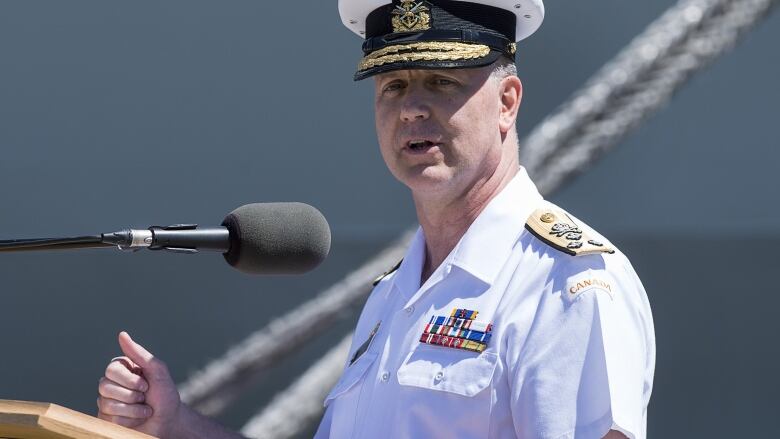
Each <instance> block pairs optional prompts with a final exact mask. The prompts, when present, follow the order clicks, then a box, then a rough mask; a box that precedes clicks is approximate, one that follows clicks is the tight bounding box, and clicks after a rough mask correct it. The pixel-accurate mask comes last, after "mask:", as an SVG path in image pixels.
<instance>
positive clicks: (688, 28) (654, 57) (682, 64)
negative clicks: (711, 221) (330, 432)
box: [180, 0, 777, 438]
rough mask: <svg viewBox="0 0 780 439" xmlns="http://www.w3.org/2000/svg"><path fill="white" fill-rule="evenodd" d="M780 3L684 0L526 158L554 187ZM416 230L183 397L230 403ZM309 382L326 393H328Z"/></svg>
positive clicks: (548, 124) (552, 120) (208, 404)
mask: <svg viewBox="0 0 780 439" xmlns="http://www.w3.org/2000/svg"><path fill="white" fill-rule="evenodd" d="M776 3H777V0H681V1H680V2H679V3H678V4H677V5H676V6H673V7H672V8H671V9H670V10H668V11H667V12H665V13H664V14H662V15H661V17H659V18H658V19H657V20H656V21H655V22H653V23H652V24H651V25H650V26H649V27H648V28H647V29H646V30H645V31H644V32H643V33H642V34H641V35H640V36H639V37H637V38H636V39H635V40H634V41H632V42H631V43H630V44H629V45H628V46H627V47H626V49H624V50H623V51H621V52H620V53H619V54H618V56H616V57H615V59H614V60H612V61H610V62H609V63H608V64H607V65H605V66H604V68H602V69H601V70H600V71H599V72H598V73H597V74H596V75H595V76H594V77H593V78H592V79H591V80H589V81H588V82H587V83H586V85H585V86H584V87H583V88H582V89H581V91H578V92H577V93H575V94H574V95H573V97H572V98H571V99H569V100H568V101H567V103H565V104H564V105H562V106H561V107H560V108H559V109H558V110H557V111H556V113H555V114H553V115H552V116H550V117H548V118H547V119H545V121H543V122H542V123H541V124H540V125H539V126H538V127H537V128H536V129H534V131H532V133H531V134H530V135H529V137H528V138H527V139H526V140H525V142H524V148H523V150H522V153H523V154H522V157H523V158H522V162H523V163H524V164H525V165H526V167H528V168H529V171H530V172H531V173H532V174H533V175H534V177H535V180H536V181H537V184H538V185H539V188H540V190H541V191H542V193H544V194H549V193H551V192H552V191H554V190H555V189H556V188H558V187H560V185H562V184H563V183H564V182H565V181H566V180H567V179H568V178H571V177H572V176H573V175H576V174H577V173H579V172H582V171H583V170H584V169H586V168H587V167H588V165H590V164H591V163H592V162H594V161H595V160H596V159H598V158H599V157H600V155H602V154H603V153H605V152H606V151H608V150H609V149H611V148H612V147H613V146H614V145H615V144H616V143H617V142H618V141H619V140H620V139H622V138H623V137H624V136H625V135H627V134H628V133H629V132H630V131H631V130H632V129H633V128H635V127H636V126H637V125H638V124H639V123H640V122H641V121H642V120H643V119H644V118H646V117H647V116H649V115H650V114H652V113H653V112H654V111H655V110H657V109H658V108H660V107H661V106H662V105H663V104H664V103H666V102H667V101H668V99H669V98H670V97H671V96H672V94H673V93H674V91H676V90H677V89H679V88H680V87H681V86H682V85H683V84H684V83H685V80H686V79H687V78H688V77H689V76H690V75H691V74H692V73H694V72H696V71H698V70H700V69H702V68H703V67H704V66H706V65H707V64H708V63H709V62H710V61H712V60H713V59H714V58H716V57H717V56H718V55H720V54H722V53H723V52H725V51H726V50H728V49H729V48H731V47H733V45H734V44H735V43H736V41H737V39H738V38H739V36H740V35H742V34H743V33H744V32H745V31H747V30H749V29H750V28H751V27H752V26H753V25H755V23H757V22H758V21H759V20H760V19H761V18H762V17H764V16H765V15H766V14H767V13H768V12H769V11H770V9H771V8H772V6H774V5H775V4H776ZM409 233H410V232H407V233H406V234H404V236H403V237H402V238H401V239H399V240H398V241H397V242H396V243H394V244H393V245H392V246H390V247H389V248H388V249H386V250H385V251H383V252H382V253H380V254H379V255H378V256H376V257H375V258H373V259H371V260H369V261H368V262H366V263H365V264H364V265H363V266H362V267H360V268H359V269H358V270H357V271H355V272H353V273H351V274H349V275H348V276H347V277H346V278H345V279H344V280H343V281H341V282H339V283H337V284H336V285H334V286H332V287H331V288H328V289H327V290H325V291H323V292H322V293H320V294H319V295H318V296H317V297H316V298H315V299H313V300H312V301H310V302H307V303H304V304H303V305H301V306H299V307H298V308H297V309H296V310H294V311H293V312H291V313H289V314H287V315H285V316H283V317H280V318H278V319H276V320H274V321H273V322H272V323H271V324H270V325H269V326H268V327H266V328H264V329H262V330H260V331H257V332H255V333H254V334H252V335H251V336H250V337H249V338H248V339H247V340H246V341H244V342H242V343H240V344H239V345H238V346H236V347H234V348H232V349H230V350H229V351H228V352H227V354H226V355H225V356H224V357H223V358H220V359H217V360H214V361H212V362H211V363H210V364H209V365H208V366H207V367H206V368H205V369H204V370H203V371H202V372H199V373H197V374H195V375H193V376H192V378H191V379H190V380H189V381H187V382H186V383H184V384H182V385H181V386H180V390H181V393H182V398H183V400H184V401H185V402H188V403H189V404H191V405H193V406H194V407H195V408H196V409H198V410H200V411H202V412H204V413H207V414H215V413H218V412H219V411H221V410H222V409H223V408H225V407H226V406H227V404H228V403H229V402H230V401H232V400H233V399H234V398H235V397H236V396H237V395H238V393H239V391H240V390H242V389H241V388H242V387H246V383H247V382H248V381H252V380H253V379H256V377H257V376H258V375H259V374H260V373H261V372H262V371H264V370H266V369H267V368H268V367H270V366H271V365H272V364H273V363H274V362H276V361H278V360H279V359H281V358H282V357H284V356H285V355H287V354H289V353H290V352H294V351H295V350H297V349H298V348H299V347H300V346H301V345H302V344H303V343H304V342H305V341H306V340H307V337H305V335H307V334H311V333H312V332H311V331H312V330H321V329H323V328H324V327H326V326H328V325H329V324H330V323H331V322H333V321H334V320H335V319H336V318H337V317H338V316H339V313H340V312H341V311H342V310H343V309H345V308H346V307H348V306H350V305H352V304H355V303H358V302H359V301H360V300H362V299H363V298H364V297H365V295H366V294H367V293H368V291H369V290H370V280H371V279H372V278H373V276H375V275H376V274H377V273H381V272H383V271H384V270H386V269H387V268H388V267H390V266H392V265H393V264H394V263H395V262H396V261H397V260H398V259H399V258H400V257H401V256H402V255H403V254H404V251H405V248H406V243H407V242H408V240H409ZM300 326H303V328H299V327H300ZM290 331H292V334H289V332H290ZM340 366H341V365H340ZM331 367H332V368H333V369H329V370H326V368H325V366H323V370H319V371H317V372H314V371H313V372H312V373H320V374H322V375H323V376H331V374H332V373H335V372H334V370H336V369H338V371H340V368H336V367H335V366H331ZM313 369H314V368H313ZM307 373H308V372H307ZM323 386H324V384H323ZM302 388H303V387H301V389H302ZM306 388H309V387H306ZM327 388H328V387H325V390H327ZM310 389H311V390H312V391H313V392H314V391H316V392H317V393H316V394H317V395H319V394H322V392H323V389H313V388H310ZM292 390H293V389H290V391H292ZM298 390H300V389H298ZM296 394H297V395H298V396H299V398H300V399H299V400H298V401H299V402H301V401H305V400H307V399H313V398H314V397H312V396H311V395H312V394H306V393H305V392H303V391H300V392H298V393H296ZM319 402H321V400H320V401H319ZM285 404H286V405H285V407H288V408H289V407H291V408H292V410H287V411H285V410H283V409H280V408H277V407H275V406H274V405H273V404H272V405H271V406H269V407H268V408H267V412H268V413H275V414H276V415H275V416H279V417H282V418H285V419H289V420H291V421H292V420H294V419H296V414H295V407H297V405H296V404H294V403H285ZM306 416H309V415H306ZM307 419H311V417H307ZM275 437H278V438H283V437H290V436H284V435H278V436H275Z"/></svg>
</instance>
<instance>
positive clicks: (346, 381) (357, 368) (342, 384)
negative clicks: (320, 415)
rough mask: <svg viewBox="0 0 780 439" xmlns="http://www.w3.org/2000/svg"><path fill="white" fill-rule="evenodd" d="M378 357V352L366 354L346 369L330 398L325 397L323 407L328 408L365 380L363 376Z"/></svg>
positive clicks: (329, 395)
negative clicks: (335, 400)
mask: <svg viewBox="0 0 780 439" xmlns="http://www.w3.org/2000/svg"><path fill="white" fill-rule="evenodd" d="M376 357H377V353H376V352H364V353H363V355H361V356H360V358H358V359H357V360H356V361H355V362H354V363H353V364H352V365H351V366H349V367H347V368H346V369H344V373H342V374H341V378H340V379H339V381H338V383H336V385H335V386H334V387H333V390H331V391H330V393H329V394H328V396H326V397H325V402H324V403H323V405H324V406H325V407H327V406H328V404H330V402H331V401H332V400H334V399H335V398H338V397H339V396H341V395H343V394H344V393H345V392H346V391H348V390H349V389H351V388H352V387H353V386H354V385H355V384H356V383H357V382H358V381H360V380H361V379H362V378H363V375H365V374H366V371H367V370H368V368H369V367H371V365H372V364H373V363H374V360H376Z"/></svg>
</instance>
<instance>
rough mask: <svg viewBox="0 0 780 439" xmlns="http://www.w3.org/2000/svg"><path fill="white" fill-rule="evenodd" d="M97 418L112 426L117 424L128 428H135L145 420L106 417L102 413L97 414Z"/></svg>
mask: <svg viewBox="0 0 780 439" xmlns="http://www.w3.org/2000/svg"><path fill="white" fill-rule="evenodd" d="M97 417H98V418H100V419H102V420H104V421H108V422H112V423H114V424H118V425H121V426H123V427H128V428H135V427H138V426H139V425H141V424H143V423H144V422H146V419H133V418H125V417H124V416H113V415H107V414H105V413H102V412H98V415H97Z"/></svg>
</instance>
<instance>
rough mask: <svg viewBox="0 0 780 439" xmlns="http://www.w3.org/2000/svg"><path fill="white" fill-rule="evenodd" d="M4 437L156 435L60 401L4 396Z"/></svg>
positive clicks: (0, 433) (0, 408)
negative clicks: (104, 418)
mask: <svg viewBox="0 0 780 439" xmlns="http://www.w3.org/2000/svg"><path fill="white" fill-rule="evenodd" d="M0 438H2V439H67V438H73V439H153V436H149V435H146V434H143V433H139V432H137V431H134V430H130V429H129V428H125V427H122V426H119V425H116V424H112V423H110V422H106V421H104V420H102V419H98V418H95V417H94V416H89V415H85V414H83V413H79V412H77V411H74V410H70V409H66V408H65V407H60V406H58V405H57V404H51V403H46V402H28V401H10V400H6V399H0Z"/></svg>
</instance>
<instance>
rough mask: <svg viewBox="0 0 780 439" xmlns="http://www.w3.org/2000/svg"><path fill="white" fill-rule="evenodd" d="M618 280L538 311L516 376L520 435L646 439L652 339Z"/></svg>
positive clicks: (514, 403) (514, 407)
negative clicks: (611, 433) (618, 286)
mask: <svg viewBox="0 0 780 439" xmlns="http://www.w3.org/2000/svg"><path fill="white" fill-rule="evenodd" d="M574 285H576V283H575V284H574ZM613 286H614V285H610V288H609V290H608V289H607V288H606V284H605V285H603V286H599V285H596V286H595V287H589V288H584V290H585V291H583V292H578V291H575V293H570V292H568V291H566V292H564V294H572V296H573V297H570V298H568V300H569V301H568V302H565V303H562V304H560V308H556V307H555V306H553V305H549V306H546V307H545V309H544V310H543V311H542V312H540V313H539V314H538V315H537V319H538V320H539V321H538V322H537V323H536V325H535V326H532V330H531V331H530V332H529V335H528V339H527V342H526V344H525V347H524V348H523V349H522V350H521V358H519V359H518V364H519V365H520V366H518V367H516V368H514V373H513V374H512V375H511V376H510V379H511V380H512V383H510V385H511V397H512V401H511V402H512V416H513V420H514V423H515V428H516V432H517V436H518V437H519V438H524V439H526V438H527V439H530V438H550V439H553V438H555V439H557V438H575V439H598V438H602V437H603V436H604V435H606V434H607V432H608V431H609V430H610V429H614V430H618V431H620V432H622V433H623V434H625V435H626V436H627V437H628V438H630V439H638V438H644V437H645V432H644V430H645V422H646V418H645V411H646V402H647V401H646V399H645V390H646V376H645V373H646V361H647V355H646V352H643V351H644V347H645V337H644V335H643V330H642V326H641V324H637V322H635V321H632V320H633V316H634V315H635V314H634V312H633V311H632V310H631V306H630V305H629V304H628V303H627V300H626V297H625V296H622V295H621V294H625V293H626V292H625V291H619V290H618V291H614V290H612V287H613ZM561 302H563V301H559V303H561Z"/></svg>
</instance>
